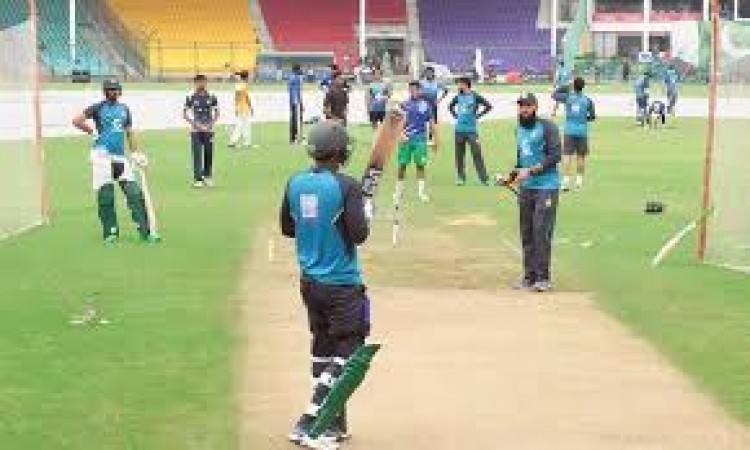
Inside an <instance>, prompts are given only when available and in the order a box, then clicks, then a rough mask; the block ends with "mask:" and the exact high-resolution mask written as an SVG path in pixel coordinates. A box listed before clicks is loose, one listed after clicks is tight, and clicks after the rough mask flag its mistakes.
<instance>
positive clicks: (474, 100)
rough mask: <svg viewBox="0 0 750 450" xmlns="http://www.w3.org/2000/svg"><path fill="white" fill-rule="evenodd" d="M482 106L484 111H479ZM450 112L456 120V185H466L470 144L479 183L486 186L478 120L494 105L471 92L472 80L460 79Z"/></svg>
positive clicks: (449, 108) (486, 180)
mask: <svg viewBox="0 0 750 450" xmlns="http://www.w3.org/2000/svg"><path fill="white" fill-rule="evenodd" d="M480 106H481V107H482V111H479V107H480ZM448 110H449V111H450V113H451V115H452V116H453V117H454V118H455V119H456V172H457V173H458V180H457V181H456V184H458V185H459V186H463V185H464V184H466V144H467V143H468V144H469V147H470V148H471V156H472V157H473V158H474V168H475V169H476V171H477V175H478V176H479V181H480V182H481V183H482V184H484V185H485V186H486V185H487V184H488V179H489V177H488V176H487V169H486V168H485V165H484V158H483V157H482V147H481V145H480V144H479V133H478V130H477V120H479V119H481V118H482V117H483V116H484V115H486V114H487V113H489V112H490V111H492V105H491V104H490V102H488V101H487V99H485V98H484V97H482V96H481V95H479V94H477V93H476V92H474V91H472V90H471V79H470V78H468V77H461V78H459V79H458V94H457V95H456V96H455V97H453V100H452V101H451V103H450V105H449V106H448Z"/></svg>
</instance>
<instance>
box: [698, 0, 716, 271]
mask: <svg viewBox="0 0 750 450" xmlns="http://www.w3.org/2000/svg"><path fill="white" fill-rule="evenodd" d="M711 9H712V11H711V67H710V69H709V73H710V82H709V87H708V128H707V130H706V150H705V155H704V158H703V203H702V209H703V211H702V215H703V216H705V215H706V214H707V212H708V210H709V208H710V207H711V166H712V163H713V152H714V141H715V136H716V96H717V93H718V89H717V88H718V83H719V0H712V2H711ZM708 221H709V219H706V220H702V221H701V222H700V232H699V233H698V259H699V260H700V261H703V260H704V259H705V257H706V240H707V236H708Z"/></svg>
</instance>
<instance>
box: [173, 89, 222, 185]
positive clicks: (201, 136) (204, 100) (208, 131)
mask: <svg viewBox="0 0 750 450" xmlns="http://www.w3.org/2000/svg"><path fill="white" fill-rule="evenodd" d="M194 82H195V91H194V92H193V93H192V94H190V95H188V96H187V98H186V99H185V108H184V109H183V111H182V117H183V118H184V119H185V121H186V122H187V123H189V124H190V128H191V131H190V142H191V146H192V151H193V187H195V188H201V187H203V186H209V187H210V186H213V181H212V178H211V174H212V170H213V160H214V125H215V124H216V121H217V120H219V101H218V100H217V99H216V96H215V95H213V94H211V93H210V92H208V89H207V84H208V79H207V78H206V76H205V75H196V76H195V78H194Z"/></svg>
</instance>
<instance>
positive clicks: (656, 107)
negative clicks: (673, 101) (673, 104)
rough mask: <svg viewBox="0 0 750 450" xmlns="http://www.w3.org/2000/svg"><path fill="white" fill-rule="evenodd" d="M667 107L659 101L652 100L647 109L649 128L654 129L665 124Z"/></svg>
mask: <svg viewBox="0 0 750 450" xmlns="http://www.w3.org/2000/svg"><path fill="white" fill-rule="evenodd" d="M668 109H669V107H668V106H667V104H666V103H664V102H663V101H661V100H654V101H653V102H652V103H651V105H650V106H649V107H648V124H649V126H650V127H651V128H656V127H658V126H659V124H661V125H662V126H664V125H666V124H667V111H668Z"/></svg>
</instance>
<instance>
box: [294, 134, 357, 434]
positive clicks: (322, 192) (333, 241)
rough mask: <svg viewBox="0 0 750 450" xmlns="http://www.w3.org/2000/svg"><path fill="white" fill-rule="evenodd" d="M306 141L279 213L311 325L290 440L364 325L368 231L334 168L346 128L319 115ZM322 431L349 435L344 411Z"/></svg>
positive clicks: (310, 418) (304, 428)
mask: <svg viewBox="0 0 750 450" xmlns="http://www.w3.org/2000/svg"><path fill="white" fill-rule="evenodd" d="M308 144H309V146H310V147H309V148H310V150H309V151H310V156H311V157H312V158H313V159H314V160H315V165H314V166H313V167H312V168H310V169H307V170H304V171H302V172H300V173H298V174H296V175H293V176H292V177H291V179H290V180H289V182H288V183H287V187H286V192H285V193H284V199H283V201H282V205H281V214H280V216H281V230H282V233H283V234H284V235H285V236H287V237H290V238H294V239H295V240H296V243H297V245H296V247H297V260H298V263H299V267H300V272H301V273H300V278H301V280H300V283H301V288H300V291H301V293H302V300H303V302H304V304H305V307H306V309H307V317H308V318H309V328H310V331H311V332H312V345H311V353H312V355H311V356H312V357H311V362H312V375H313V379H314V388H313V395H312V399H311V401H310V404H309V406H308V407H307V409H306V410H305V413H304V414H302V416H301V417H300V419H299V420H298V421H297V423H296V425H295V426H294V428H293V430H292V432H291V433H290V434H289V440H291V441H292V442H295V443H298V444H300V443H306V442H305V441H306V440H307V438H308V437H307V435H308V433H310V429H311V426H312V424H313V423H314V421H315V419H316V417H317V415H318V413H319V411H320V407H321V405H322V403H323V400H324V399H325V397H326V396H327V395H328V393H329V392H330V390H331V387H332V385H333V383H334V381H335V380H336V379H337V378H338V377H339V375H341V373H342V368H343V366H344V364H345V362H346V360H347V358H349V356H350V355H352V353H353V352H354V351H355V350H356V349H357V348H358V347H359V346H360V345H362V344H363V343H364V341H365V338H366V337H367V335H368V334H369V328H370V320H369V300H368V298H367V295H366V291H365V286H364V284H363V281H362V270H361V268H360V262H359V257H358V255H357V246H358V245H360V244H362V243H364V242H365V240H366V239H367V236H368V234H369V228H368V223H367V220H366V219H365V215H364V206H363V197H362V189H361V187H360V185H359V183H358V182H356V181H355V180H354V179H352V178H351V177H349V176H347V175H343V174H341V173H339V172H338V170H339V168H340V167H341V165H343V164H345V163H346V162H347V160H348V159H349V136H348V134H347V132H346V128H344V127H343V125H341V124H339V123H336V122H333V121H327V122H322V123H319V124H317V125H315V126H314V128H313V129H312V130H311V132H310V136H309V139H308ZM322 437H323V439H324V440H329V441H336V442H338V441H342V440H345V439H347V438H348V437H349V434H348V429H347V423H346V413H345V412H344V413H343V414H341V415H339V416H338V418H337V420H335V421H334V423H333V425H332V427H331V428H330V429H329V430H328V431H327V432H325V433H324V434H323V436H322Z"/></svg>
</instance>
